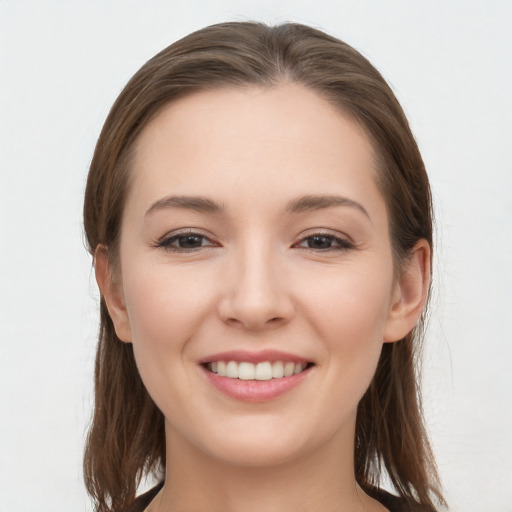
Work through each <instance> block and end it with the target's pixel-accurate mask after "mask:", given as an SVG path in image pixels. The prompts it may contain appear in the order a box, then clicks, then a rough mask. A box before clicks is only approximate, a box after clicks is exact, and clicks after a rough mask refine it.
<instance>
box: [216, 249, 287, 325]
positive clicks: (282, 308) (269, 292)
mask: <svg viewBox="0 0 512 512" xmlns="http://www.w3.org/2000/svg"><path fill="white" fill-rule="evenodd" d="M231 256H232V257H231V258H230V261H229V266H230V268H229V271H228V275H227V276H226V279H227V282H226V287H225V294H224V297H223V300H222V308H221V315H222V317H223V319H224V321H228V322H230V323H236V324H239V325H244V326H245V327H246V328H250V329H261V328H268V327H269V326H271V325H272V326H274V325H277V324H280V323H283V322H285V321H286V320H287V319H289V318H290V316H291V314H292V309H293V308H292V304H291V300H290V296H289V290H287V287H286V285H285V280H284V276H283V275H282V273H280V270H279V269H280V267H281V265H280V258H279V254H278V251H276V250H274V249H273V247H272V245H271V244H270V243H262V242H261V240H259V241H258V240H252V241H249V240H248V241H247V242H246V243H244V244H243V245H241V246H240V247H238V248H237V250H236V251H234V252H233V254H232V255H231ZM280 274H281V275H280Z"/></svg>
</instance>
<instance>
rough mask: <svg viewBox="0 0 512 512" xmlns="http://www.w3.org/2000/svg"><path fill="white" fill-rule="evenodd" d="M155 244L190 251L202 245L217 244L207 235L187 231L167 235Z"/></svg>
mask: <svg viewBox="0 0 512 512" xmlns="http://www.w3.org/2000/svg"><path fill="white" fill-rule="evenodd" d="M155 245H156V246H157V247H163V248H165V249H168V250H171V251H176V252H188V251H193V250H194V249H200V248H202V247H213V246H215V245H216V244H215V243H213V242H212V241H211V240H209V239H208V238H207V237H206V236H205V235H201V234H200V233H193V232H186V233H178V234H176V235H172V236H167V237H165V238H163V239H162V240H159V241H158V242H157V243H156V244H155Z"/></svg>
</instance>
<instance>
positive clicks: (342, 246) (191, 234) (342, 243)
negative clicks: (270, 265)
mask: <svg viewBox="0 0 512 512" xmlns="http://www.w3.org/2000/svg"><path fill="white" fill-rule="evenodd" d="M180 238H200V239H201V243H202V242H203V241H205V240H206V241H207V242H209V244H208V245H199V246H197V247H191V248H184V247H178V246H175V245H172V244H173V243H175V242H177V241H179V239H180ZM314 238H322V239H325V240H326V241H328V242H330V243H331V244H332V243H335V244H337V247H326V248H314V247H304V246H301V244H303V243H305V242H307V241H308V240H311V239H314ZM154 246H155V247H161V248H163V249H166V250H168V251H172V252H177V253H183V252H185V253H190V252H195V251H197V250H198V249H204V248H211V247H219V244H216V243H215V242H212V241H211V240H210V239H209V238H208V237H207V236H206V235H203V234H201V233H197V232H195V231H185V232H181V233H177V234H175V235H172V236H169V237H164V238H162V239H160V240H158V241H157V242H156V243H155V244H154ZM354 247H355V246H354V244H353V243H352V242H351V241H350V240H347V239H345V238H340V237H337V236H335V235H333V234H331V233H325V232H318V233H311V234H309V235H308V236H305V237H303V238H301V240H300V241H299V242H298V243H296V244H294V245H293V248H296V249H300V248H302V249H305V250H307V251H310V252H314V253H319V252H329V251H347V250H350V249H354Z"/></svg>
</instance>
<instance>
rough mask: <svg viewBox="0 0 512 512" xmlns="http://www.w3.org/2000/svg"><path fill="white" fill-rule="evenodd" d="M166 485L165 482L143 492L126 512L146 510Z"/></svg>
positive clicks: (142, 511)
mask: <svg viewBox="0 0 512 512" xmlns="http://www.w3.org/2000/svg"><path fill="white" fill-rule="evenodd" d="M163 486H164V483H163V482H160V483H159V484H158V485H156V486H155V487H153V488H152V489H150V490H149V491H147V492H145V493H144V494H141V495H140V496H139V497H138V498H135V501H134V502H133V503H132V504H131V505H130V506H129V507H128V508H127V509H126V512H144V510H145V509H146V507H147V506H148V505H149V504H150V503H151V501H152V500H153V498H154V497H155V496H156V495H157V494H158V493H159V492H160V489H161V488H162V487H163Z"/></svg>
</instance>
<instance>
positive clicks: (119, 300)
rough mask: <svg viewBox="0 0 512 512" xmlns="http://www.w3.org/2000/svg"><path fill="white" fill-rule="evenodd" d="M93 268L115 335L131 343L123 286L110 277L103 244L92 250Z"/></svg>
mask: <svg viewBox="0 0 512 512" xmlns="http://www.w3.org/2000/svg"><path fill="white" fill-rule="evenodd" d="M94 268H95V270H96V282H97V283H98V287H99V289H100V292H101V295H102V297H103V299H104V300H105V303H106V305H107V309H108V313H109V315H110V318H111V319H112V322H113V323H114V328H115V330H116V334H117V337H118V338H119V339H120V340H121V341H124V342H126V343H131V341H132V333H131V329H130V322H129V320H128V313H127V311H126V306H125V303H124V296H123V287H122V284H121V283H120V282H118V281H119V280H117V279H116V280H114V279H113V278H112V270H111V265H110V262H109V258H108V251H107V248H106V247H105V246H104V245H98V247H96V250H95V251H94Z"/></svg>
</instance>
